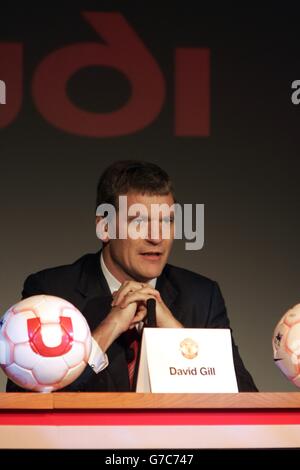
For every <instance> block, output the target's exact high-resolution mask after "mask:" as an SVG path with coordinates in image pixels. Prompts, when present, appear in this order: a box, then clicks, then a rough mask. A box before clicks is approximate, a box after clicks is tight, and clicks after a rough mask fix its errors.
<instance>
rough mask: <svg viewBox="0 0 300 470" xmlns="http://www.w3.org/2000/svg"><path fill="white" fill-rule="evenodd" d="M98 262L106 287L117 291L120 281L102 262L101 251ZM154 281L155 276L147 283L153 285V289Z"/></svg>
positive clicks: (111, 290) (155, 279)
mask: <svg viewBox="0 0 300 470" xmlns="http://www.w3.org/2000/svg"><path fill="white" fill-rule="evenodd" d="M100 264H101V269H102V272H103V275H104V277H105V279H106V282H107V284H108V287H109V290H110V292H111V293H113V292H115V291H117V290H119V289H120V287H121V285H122V284H121V282H120V281H118V279H117V278H115V276H114V275H113V274H112V273H111V272H110V271H109V270H108V268H107V266H106V264H105V263H104V259H103V254H102V252H101V256H100ZM156 281H157V277H155V278H154V279H151V280H150V281H149V282H148V284H150V286H151V287H153V289H155V286H156Z"/></svg>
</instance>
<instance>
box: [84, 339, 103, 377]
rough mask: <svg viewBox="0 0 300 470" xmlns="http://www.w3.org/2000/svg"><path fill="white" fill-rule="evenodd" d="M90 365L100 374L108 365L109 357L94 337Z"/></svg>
mask: <svg viewBox="0 0 300 470" xmlns="http://www.w3.org/2000/svg"><path fill="white" fill-rule="evenodd" d="M88 363H89V365H90V366H91V368H92V369H93V371H94V372H95V374H98V373H99V372H100V371H101V370H103V369H105V367H107V366H108V357H107V355H106V354H105V353H104V352H103V351H102V349H101V348H100V346H99V344H98V343H97V341H95V340H94V338H93V337H92V350H91V354H90V357H89V360H88Z"/></svg>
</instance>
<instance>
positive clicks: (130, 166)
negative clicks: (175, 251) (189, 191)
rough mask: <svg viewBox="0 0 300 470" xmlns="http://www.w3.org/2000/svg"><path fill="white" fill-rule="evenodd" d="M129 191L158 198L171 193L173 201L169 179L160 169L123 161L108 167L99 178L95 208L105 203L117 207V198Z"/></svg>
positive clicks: (140, 162) (153, 165)
mask: <svg viewBox="0 0 300 470" xmlns="http://www.w3.org/2000/svg"><path fill="white" fill-rule="evenodd" d="M129 191H136V192H139V193H142V194H149V195H160V196H164V195H166V194H169V193H171V194H172V195H173V197H174V199H175V196H174V191H173V186H172V182H171V179H170V177H169V175H168V174H167V173H166V172H165V171H164V170H163V169H162V168H160V167H159V166H158V165H155V164H154V163H150V162H142V161H139V160H123V161H117V162H115V163H113V164H112V165H110V166H109V167H108V168H106V170H104V172H103V173H102V175H101V176H100V179H99V182H98V186H97V201H96V207H98V206H99V205H100V204H105V203H106V204H112V205H114V206H115V207H117V201H118V197H119V196H120V195H122V194H127V193H128V192H129Z"/></svg>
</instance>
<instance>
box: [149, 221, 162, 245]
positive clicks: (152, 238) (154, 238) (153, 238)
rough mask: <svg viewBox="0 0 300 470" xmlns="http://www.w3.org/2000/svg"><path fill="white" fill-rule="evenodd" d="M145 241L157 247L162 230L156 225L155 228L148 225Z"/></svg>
mask: <svg viewBox="0 0 300 470" xmlns="http://www.w3.org/2000/svg"><path fill="white" fill-rule="evenodd" d="M147 241H148V242H150V243H152V244H153V245H159V244H160V243H161V241H162V230H161V226H160V224H156V226H155V224H154V226H153V227H151V224H149V227H148V237H147Z"/></svg>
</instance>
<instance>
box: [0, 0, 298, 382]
mask: <svg viewBox="0 0 300 470" xmlns="http://www.w3.org/2000/svg"><path fill="white" fill-rule="evenodd" d="M160 3H161V2H160ZM196 3H197V5H198V8H197V9H196V8H195V6H194V5H192V2H187V3H186V4H182V3H181V2H180V3H179V2H177V3H176V2H174V3H173V2H172V6H171V4H170V8H167V7H162V6H161V5H160V4H159V3H158V2H157V5H155V4H154V3H153V2H151V3H150V2H136V3H135V2H119V3H116V2H115V3H113V2H104V1H103V2H101V1H100V2H94V3H93V2H84V6H83V7H82V8H80V7H75V6H69V7H68V8H67V7H64V6H63V4H61V6H60V7H59V8H58V7H57V8H53V9H51V10H47V8H36V7H33V6H32V7H30V6H28V5H27V6H26V8H25V7H16V8H11V9H10V10H8V9H4V10H3V7H1V26H0V46H1V44H2V46H3V44H7V42H16V43H21V44H22V45H23V74H24V76H23V82H22V86H21V85H18V84H15V85H14V86H15V88H14V86H13V85H12V86H11V87H10V83H7V89H8V94H7V105H0V122H1V119H2V122H4V121H5V112H6V111H5V106H9V100H10V99H13V96H14V97H15V99H17V95H18V94H20V95H22V105H21V109H20V111H19V112H18V113H16V115H15V116H14V117H13V119H11V121H10V122H9V123H7V125H4V124H3V125H2V127H1V126H0V127H1V128H0V179H1V183H0V196H1V197H0V207H1V247H0V250H1V251H0V253H1V270H0V276H1V282H0V292H1V296H0V307H1V311H2V313H4V312H5V310H6V309H7V308H8V307H9V306H10V305H11V304H13V303H15V302H16V301H18V300H19V298H20V292H21V289H22V283H23V281H24V279H25V277H26V276H27V275H28V274H29V273H31V272H34V271H37V270H40V269H42V268H44V267H48V266H55V265H58V264H64V263H68V262H71V261H73V260H75V259H76V258H78V257H79V256H81V255H82V254H84V253H85V252H88V251H95V250H97V249H98V242H97V239H96V237H95V234H94V204H95V188H96V184H97V180H98V177H99V174H100V173H101V171H102V170H103V169H104V168H105V167H106V166H107V165H108V164H109V163H111V162H112V161H114V160H117V159H128V158H138V159H141V160H149V161H153V162H155V163H158V164H159V165H161V166H162V167H163V168H165V169H166V170H167V171H168V172H169V173H170V175H171V176H172V178H173V180H174V184H175V188H176V192H177V196H178V199H179V200H180V201H181V202H184V203H204V204H205V245H204V248H203V249H202V250H201V251H198V252H195V251H185V250H184V246H183V243H181V242H177V243H176V244H175V247H174V251H173V254H172V260H171V261H172V262H173V263H174V264H177V265H180V266H184V267H186V268H188V269H191V270H194V271H197V272H199V273H202V274H204V275H206V276H209V277H211V278H213V279H215V280H217V281H218V282H219V284H220V286H221V289H222V292H223V294H224V297H225V300H226V304H227V307H228V311H229V316H230V319H231V325H232V328H233V334H234V338H235V340H236V342H237V343H238V345H239V348H240V352H241V355H242V357H243V358H244V361H245V363H246V365H247V367H248V369H249V370H250V371H251V372H252V374H253V377H254V379H255V381H256V383H257V385H258V387H259V389H260V390H261V391H285V390H291V391H296V390H297V389H296V387H295V386H294V385H292V384H290V383H289V382H288V381H287V379H286V378H285V377H283V376H282V375H281V373H280V371H279V370H278V369H277V368H276V366H275V365H274V363H273V360H272V347H271V337H272V333H273V329H274V327H275V324H276V323H277V321H278V320H279V319H280V317H281V316H282V314H283V313H284V312H285V311H286V310H287V309H288V308H289V307H290V306H291V305H294V304H296V303H298V302H299V301H300V291H299V279H300V264H299V239H300V222H299V217H298V215H299V205H300V197H299V187H298V184H299V163H298V159H299V150H300V144H299V126H300V107H298V106H297V105H294V104H293V103H292V101H291V95H292V89H291V83H292V81H293V80H296V79H297V78H299V75H300V56H299V50H298V42H299V32H298V25H297V14H296V12H295V11H290V12H289V11H287V10H286V11H282V10H277V11H276V10H274V8H273V10H272V13H271V12H270V11H267V10H266V11H263V10H257V11H255V12H254V11H252V12H246V11H245V10H244V11H240V12H237V11H235V12H234V13H231V12H230V11H228V10H227V11H226V12H221V11H218V10H217V9H215V11H214V12H212V11H205V10H204V9H202V8H201V4H200V9H199V2H193V4H196ZM125 4H126V5H125ZM184 5H185V6H184ZM82 11H90V12H91V11H98V12H105V11H106V12H107V11H115V12H119V13H121V15H122V17H123V18H124V19H125V20H126V22H127V23H128V25H129V26H130V28H131V29H132V30H133V31H134V32H135V34H137V35H138V37H139V38H140V41H141V42H142V43H143V44H144V47H146V49H147V51H148V52H149V53H150V54H151V56H152V57H153V58H154V60H155V62H156V64H157V66H158V67H159V70H160V71H161V73H162V75H163V77H164V81H165V86H166V91H165V97H164V100H163V103H162V106H161V111H160V112H159V113H157V115H156V116H155V117H154V118H153V119H152V121H151V122H150V123H148V124H147V125H145V126H144V127H143V128H141V129H137V130H136V131H134V132H128V133H127V134H125V135H116V136H109V137H107V136H98V137H91V136H86V135H78V134H77V135H76V134H75V133H72V132H67V131H65V130H63V129H62V128H59V126H55V125H54V124H53V123H51V122H49V121H47V120H46V119H45V118H44V117H43V116H42V114H41V112H40V110H39V109H38V106H37V103H36V100H35V99H34V94H35V92H34V91H33V88H32V87H33V86H34V85H33V79H34V76H35V72H36V70H37V67H38V66H39V64H40V63H41V61H42V60H44V59H45V58H46V57H47V56H48V55H49V54H50V53H51V52H52V51H55V50H57V49H59V48H62V47H65V46H68V45H74V44H76V43H87V42H92V43H98V44H104V43H105V42H104V41H103V39H101V38H100V36H99V34H97V33H96V32H95V30H94V29H93V28H92V27H91V25H90V24H88V22H87V21H86V20H85V18H84V17H83V16H82V15H81V12H82ZM178 48H206V50H208V51H209V54H210V63H209V74H210V78H209V84H210V88H209V89H207V93H208V98H209V103H210V109H209V132H208V135H207V136H203V135H202V136H201V135H195V134H196V132H195V133H194V135H185V136H183V135H178V132H177V133H176V131H175V130H174V123H175V121H176V112H177V111H176V109H175V108H176V106H175V104H174V103H175V101H176V100H175V98H174V97H175V96H177V97H178V90H176V89H175V88H176V87H175V74H176V72H175V68H176V67H175V49H178ZM122 54H123V55H124V54H125V56H126V54H128V56H129V57H130V60H131V61H132V63H135V67H137V68H139V67H140V73H141V75H142V74H143V73H144V71H143V64H142V63H141V64H139V63H136V61H135V57H134V56H132V54H130V48H129V46H127V45H126V44H125V45H124V44H123V52H121V55H122ZM3 57H4V56H3V54H2V56H1V54H0V59H1V60H0V79H3V78H4V74H5V71H6V67H9V63H10V56H9V55H8V54H7V55H6V59H5V60H4V58H3ZM66 60H67V59H66ZM1 61H2V63H1ZM194 66H195V73H198V72H196V71H197V70H198V69H197V64H196V63H195V65H194ZM15 73H17V69H16V72H15ZM1 74H2V76H1ZM191 75H192V73H190V74H189V77H191ZM48 78H49V77H48ZM57 80H58V78H57V76H56V75H55V74H54V75H53V76H51V80H50V81H49V80H48V81H47V84H46V85H45V87H44V89H43V91H42V94H43V93H44V94H45V95H47V96H49V97H50V102H51V97H52V96H53V93H54V91H55V89H56V85H57ZM187 81H188V86H187V85H186V86H187V87H188V90H186V93H187V95H185V91H184V90H183V89H181V93H182V94H183V95H184V96H188V95H189V94H190V95H191V96H193V94H194V95H195V96H199V90H198V88H197V80H196V81H193V80H192V79H191V78H189V79H187ZM12 83H13V82H12ZM16 83H17V82H16ZM67 93H68V96H69V97H70V100H72V102H73V103H74V104H75V105H76V106H77V107H79V108H81V109H85V110H86V111H87V112H88V113H91V112H92V113H95V114H96V113H98V114H99V115H100V114H102V115H106V116H107V115H108V114H109V113H112V112H114V111H116V110H118V109H122V107H124V106H125V104H126V102H128V100H130V96H131V93H132V88H131V83H130V81H128V80H127V79H126V77H125V76H124V74H122V73H121V72H120V71H118V70H116V69H111V68H108V67H105V66H102V67H99V66H98V67H95V66H94V67H92V66H91V67H89V68H85V69H84V68H82V69H81V70H80V71H78V72H77V73H76V74H74V75H73V76H72V78H71V79H70V80H69V81H68V83H67ZM152 94H153V90H151V89H150V90H149V89H147V88H145V89H144V91H143V96H142V98H140V102H141V107H142V108H143V99H144V102H145V107H147V106H148V105H147V103H149V100H152V99H153V96H152ZM204 101H205V100H204ZM52 104H53V106H54V108H55V107H57V106H58V114H59V113H60V108H59V104H57V103H52ZM190 106H191V113H192V112H194V111H195V110H194V109H192V108H193V106H192V104H190ZM190 118H191V116H189V117H187V119H190ZM69 119H70V120H71V121H72V116H69ZM195 119H197V113H196V115H195ZM141 120H142V115H141ZM191 134H193V133H192V132H191ZM2 384H4V376H2ZM3 386H4V385H2V387H3Z"/></svg>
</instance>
